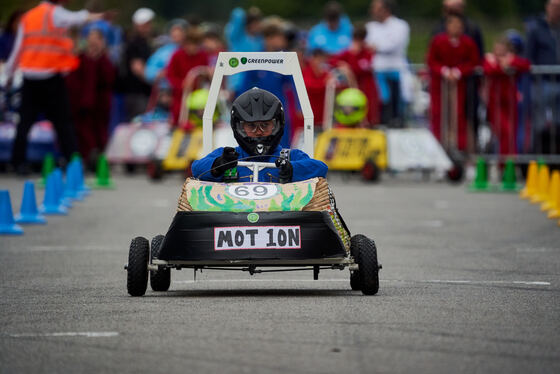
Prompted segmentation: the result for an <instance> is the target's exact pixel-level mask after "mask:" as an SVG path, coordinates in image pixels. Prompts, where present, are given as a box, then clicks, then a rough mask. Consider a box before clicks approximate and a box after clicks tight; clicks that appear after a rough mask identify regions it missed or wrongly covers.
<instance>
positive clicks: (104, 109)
mask: <svg viewBox="0 0 560 374" xmlns="http://www.w3.org/2000/svg"><path fill="white" fill-rule="evenodd" d="M79 59H80V66H79V67H78V69H76V70H74V71H73V72H72V73H70V74H69V75H68V77H67V78H66V82H67V86H68V93H69V98H70V104H71V113H72V117H73V122H74V125H75V127H76V134H77V137H78V146H79V149H80V153H81V154H82V157H83V158H84V160H86V161H88V162H90V161H92V162H94V161H95V159H96V156H97V155H98V154H99V153H100V152H103V150H104V149H105V146H106V145H107V141H108V137H109V116H110V114H111V96H112V90H113V84H114V82H115V77H116V71H115V68H114V67H113V64H112V63H111V61H110V60H109V57H108V55H107V53H106V44H105V36H104V34H103V33H102V32H101V31H100V30H98V29H91V30H90V32H89V34H88V36H87V48H86V50H85V52H83V53H81V54H80V55H79Z"/></svg>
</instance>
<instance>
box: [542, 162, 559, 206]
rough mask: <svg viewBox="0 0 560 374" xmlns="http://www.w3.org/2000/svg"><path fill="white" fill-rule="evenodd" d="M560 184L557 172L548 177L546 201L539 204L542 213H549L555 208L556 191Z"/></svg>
mask: <svg viewBox="0 0 560 374" xmlns="http://www.w3.org/2000/svg"><path fill="white" fill-rule="evenodd" d="M559 184H560V173H559V172H558V170H556V171H554V172H553V173H552V176H551V177H550V183H549V184H548V194H547V197H546V200H545V201H544V202H543V203H542V204H541V210H542V211H543V212H546V211H549V210H551V209H554V208H555V207H556V190H557V189H558V186H559Z"/></svg>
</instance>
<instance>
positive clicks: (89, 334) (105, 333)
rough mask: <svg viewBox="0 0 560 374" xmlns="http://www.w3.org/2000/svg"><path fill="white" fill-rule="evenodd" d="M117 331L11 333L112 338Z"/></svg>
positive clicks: (20, 335) (17, 336)
mask: <svg viewBox="0 0 560 374" xmlns="http://www.w3.org/2000/svg"><path fill="white" fill-rule="evenodd" d="M118 335H119V333H118V332H116V331H85V332H50V333H27V334H9V336H10V337H12V338H37V337H42V338H44V337H55V338H60V337H73V336H81V337H86V338H112V337H115V336H118Z"/></svg>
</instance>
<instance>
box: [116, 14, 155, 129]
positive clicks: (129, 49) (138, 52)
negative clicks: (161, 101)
mask: <svg viewBox="0 0 560 374" xmlns="http://www.w3.org/2000/svg"><path fill="white" fill-rule="evenodd" d="M154 17H155V13H154V11H153V10H151V9H149V8H140V9H137V10H136V11H135V12H134V14H133V15H132V23H133V24H134V30H133V32H132V35H131V37H130V38H129V40H128V41H127V43H126V47H125V53H124V63H125V66H126V73H125V76H124V80H123V86H122V89H123V93H124V104H125V109H126V116H127V120H130V119H132V118H133V117H135V116H137V115H139V114H141V113H143V112H144V111H145V110H146V105H147V103H148V98H149V97H150V91H151V87H150V84H148V82H147V81H146V78H145V75H144V71H145V67H146V61H147V60H148V58H149V57H150V55H151V54H152V49H151V47H150V43H149V40H150V37H151V34H152V21H153V19H154Z"/></svg>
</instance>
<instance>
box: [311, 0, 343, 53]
mask: <svg viewBox="0 0 560 374" xmlns="http://www.w3.org/2000/svg"><path fill="white" fill-rule="evenodd" d="M352 30H353V27H352V23H351V22H350V19H349V18H348V17H347V16H346V15H344V14H343V12H342V6H341V5H340V4H339V3H338V2H336V1H329V2H328V3H327V4H326V5H325V9H324V20H323V21H322V22H320V23H319V24H317V25H315V26H313V27H312V28H311V30H309V34H308V36H307V51H308V52H311V51H314V50H316V49H321V50H323V51H325V52H327V53H328V54H329V55H334V54H338V53H340V52H342V51H344V50H346V49H347V48H348V47H350V44H351V43H352Z"/></svg>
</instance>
